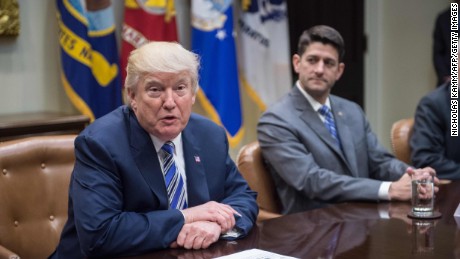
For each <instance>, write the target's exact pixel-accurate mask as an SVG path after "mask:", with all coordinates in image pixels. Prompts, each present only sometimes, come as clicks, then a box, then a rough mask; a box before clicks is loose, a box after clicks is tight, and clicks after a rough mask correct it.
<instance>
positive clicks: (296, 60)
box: [292, 54, 301, 73]
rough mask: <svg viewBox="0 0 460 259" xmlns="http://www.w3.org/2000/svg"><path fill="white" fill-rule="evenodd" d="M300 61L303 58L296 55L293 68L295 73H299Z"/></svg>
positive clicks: (293, 57) (293, 58)
mask: <svg viewBox="0 0 460 259" xmlns="http://www.w3.org/2000/svg"><path fill="white" fill-rule="evenodd" d="M300 59H301V57H300V56H299V54H294V55H293V56H292V66H293V67H294V71H295V72H296V73H299V66H300Z"/></svg>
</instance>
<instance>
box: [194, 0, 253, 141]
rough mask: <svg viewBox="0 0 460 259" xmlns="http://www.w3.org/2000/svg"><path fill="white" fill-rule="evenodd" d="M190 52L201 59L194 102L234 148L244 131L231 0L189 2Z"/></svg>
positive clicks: (195, 0) (197, 0) (196, 0)
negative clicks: (221, 127)
mask: <svg viewBox="0 0 460 259" xmlns="http://www.w3.org/2000/svg"><path fill="white" fill-rule="evenodd" d="M192 51H193V52H195V53H197V54H198V55H200V57H201V70H200V82H199V84H200V91H199V92H198V100H199V101H200V103H201V105H202V106H203V108H204V109H205V110H206V112H207V113H208V114H209V116H210V117H211V119H212V120H213V121H215V122H216V123H218V124H220V125H222V126H224V127H225V129H226V130H227V133H228V137H229V138H228V139H229V142H230V146H231V147H235V146H236V145H237V144H238V143H239V142H240V141H241V139H242V137H243V134H244V131H243V127H242V124H243V118H242V114H241V101H240V85H239V77H238V68H237V61H236V47H235V40H234V37H233V10H232V1H231V0H226V1H225V0H224V1H213V0H193V1H192Z"/></svg>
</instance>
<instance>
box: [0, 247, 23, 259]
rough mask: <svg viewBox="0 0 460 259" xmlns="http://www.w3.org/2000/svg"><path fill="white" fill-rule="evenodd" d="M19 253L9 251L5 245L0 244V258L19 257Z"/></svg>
mask: <svg viewBox="0 0 460 259" xmlns="http://www.w3.org/2000/svg"><path fill="white" fill-rule="evenodd" d="M19 258H20V257H19V255H17V254H15V253H13V252H11V251H10V250H8V249H7V248H6V247H4V246H2V245H0V259H19Z"/></svg>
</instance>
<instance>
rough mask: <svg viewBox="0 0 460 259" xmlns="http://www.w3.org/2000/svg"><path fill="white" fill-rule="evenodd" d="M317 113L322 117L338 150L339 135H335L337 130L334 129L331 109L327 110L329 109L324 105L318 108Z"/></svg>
mask: <svg viewBox="0 0 460 259" xmlns="http://www.w3.org/2000/svg"><path fill="white" fill-rule="evenodd" d="M318 112H319V113H320V114H321V115H323V116H324V118H325V120H324V125H325V126H326V128H327V130H328V131H329V132H330V133H331V136H332V138H333V139H334V140H335V142H336V144H337V146H338V147H339V148H340V139H339V135H338V134H337V128H336V127H335V122H334V117H332V112H331V109H329V107H327V106H326V105H323V106H321V108H319V110H318Z"/></svg>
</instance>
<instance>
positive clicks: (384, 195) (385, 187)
mask: <svg viewBox="0 0 460 259" xmlns="http://www.w3.org/2000/svg"><path fill="white" fill-rule="evenodd" d="M390 185H391V182H382V184H380V188H379V200H384V201H389V200H390V196H389V195H388V193H389V191H390Z"/></svg>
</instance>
